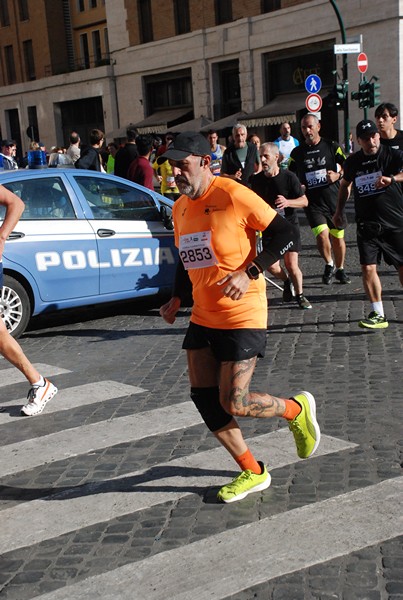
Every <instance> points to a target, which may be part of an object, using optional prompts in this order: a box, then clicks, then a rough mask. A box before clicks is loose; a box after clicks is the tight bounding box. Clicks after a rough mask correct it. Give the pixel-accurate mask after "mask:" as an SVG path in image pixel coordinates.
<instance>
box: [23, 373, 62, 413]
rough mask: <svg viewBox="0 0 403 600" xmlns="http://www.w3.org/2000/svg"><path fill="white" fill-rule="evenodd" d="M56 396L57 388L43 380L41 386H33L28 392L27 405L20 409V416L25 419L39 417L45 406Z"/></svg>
mask: <svg viewBox="0 0 403 600" xmlns="http://www.w3.org/2000/svg"><path fill="white" fill-rule="evenodd" d="M56 394H57V387H56V386H55V385H53V383H50V381H48V380H47V379H45V383H44V384H43V385H41V386H39V385H34V386H32V387H31V389H30V390H29V392H28V395H27V398H28V403H27V404H26V405H25V406H23V407H22V408H21V414H22V415H24V416H26V417H35V416H36V415H39V414H40V413H41V412H42V411H43V409H44V408H45V406H46V404H47V403H48V402H49V400H51V398H53V396H55V395H56Z"/></svg>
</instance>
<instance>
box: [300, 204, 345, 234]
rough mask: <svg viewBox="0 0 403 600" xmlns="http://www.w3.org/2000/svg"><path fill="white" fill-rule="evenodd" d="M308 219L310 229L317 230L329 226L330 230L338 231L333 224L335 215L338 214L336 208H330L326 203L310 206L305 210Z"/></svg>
mask: <svg viewBox="0 0 403 600" xmlns="http://www.w3.org/2000/svg"><path fill="white" fill-rule="evenodd" d="M304 210H305V214H306V218H307V219H308V223H309V227H310V228H311V229H315V227H318V226H319V225H327V226H328V227H329V229H338V227H336V226H335V225H334V223H333V220H332V219H333V215H334V213H335V212H336V206H334V209H333V207H332V206H329V205H328V204H327V203H326V202H320V203H317V204H316V203H315V204H313V203H312V204H310V205H308V206H307V207H306V208H305V209H304Z"/></svg>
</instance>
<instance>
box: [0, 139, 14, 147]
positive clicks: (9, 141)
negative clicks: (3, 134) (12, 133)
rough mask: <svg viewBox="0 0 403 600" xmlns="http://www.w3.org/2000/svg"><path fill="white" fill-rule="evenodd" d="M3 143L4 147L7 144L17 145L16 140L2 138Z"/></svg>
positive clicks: (8, 145) (7, 145)
mask: <svg viewBox="0 0 403 600" xmlns="http://www.w3.org/2000/svg"><path fill="white" fill-rule="evenodd" d="M1 145H2V147H3V146H6V147H7V148H10V146H15V141H14V140H2V141H1Z"/></svg>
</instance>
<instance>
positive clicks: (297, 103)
mask: <svg viewBox="0 0 403 600" xmlns="http://www.w3.org/2000/svg"><path fill="white" fill-rule="evenodd" d="M307 95H308V94H307V93H298V94H280V95H278V96H276V97H275V98H274V99H273V100H271V102H268V103H267V104H265V105H264V106H262V107H261V108H258V109H257V110H255V111H253V112H251V113H248V114H247V115H245V116H244V117H242V118H240V119H239V121H240V122H241V123H243V124H244V125H246V127H263V126H265V125H281V123H284V121H289V122H290V123H296V121H297V115H296V113H297V111H298V110H301V109H303V108H305V100H306V97H307Z"/></svg>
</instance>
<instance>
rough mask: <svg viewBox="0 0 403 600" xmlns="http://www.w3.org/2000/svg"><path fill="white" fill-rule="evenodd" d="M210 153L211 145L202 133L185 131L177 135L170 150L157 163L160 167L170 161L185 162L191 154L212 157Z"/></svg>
mask: <svg viewBox="0 0 403 600" xmlns="http://www.w3.org/2000/svg"><path fill="white" fill-rule="evenodd" d="M210 152H211V149H210V144H209V142H208V141H207V139H206V138H205V137H204V135H203V134H202V133H197V132H196V131H184V132H183V133H180V134H179V135H177V136H176V137H175V139H174V141H173V143H172V144H171V145H170V146H169V148H168V150H166V152H164V154H161V156H159V157H158V159H157V163H158V164H159V165H160V164H162V163H163V162H165V161H166V160H168V159H171V160H183V159H184V158H186V157H188V156H189V155H190V154H195V155H196V156H206V155H207V154H208V155H210Z"/></svg>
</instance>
